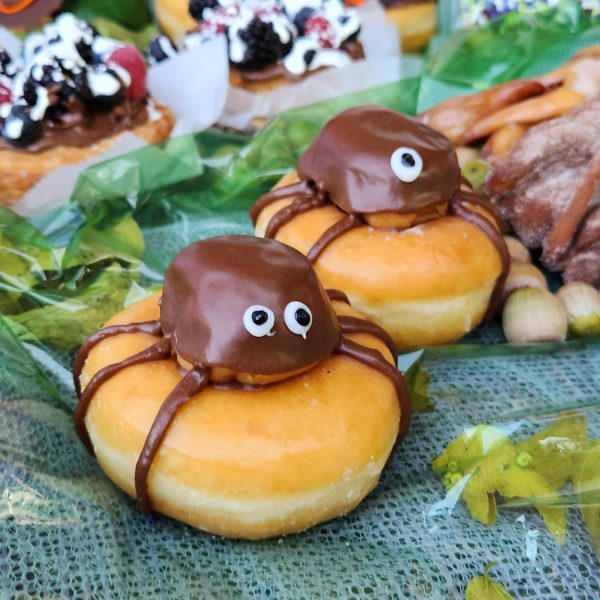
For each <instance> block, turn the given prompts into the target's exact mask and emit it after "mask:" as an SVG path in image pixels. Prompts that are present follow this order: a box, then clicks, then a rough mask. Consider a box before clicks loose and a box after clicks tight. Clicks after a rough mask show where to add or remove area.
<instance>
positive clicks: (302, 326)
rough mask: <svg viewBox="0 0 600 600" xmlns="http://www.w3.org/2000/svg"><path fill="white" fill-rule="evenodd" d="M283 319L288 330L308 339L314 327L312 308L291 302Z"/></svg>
mask: <svg viewBox="0 0 600 600" xmlns="http://www.w3.org/2000/svg"><path fill="white" fill-rule="evenodd" d="M283 318H284V319H285V324H286V325H287V328H288V329H289V330H290V331H291V332H292V333H296V334H298V335H301V336H302V337H303V338H304V339H306V334H307V333H308V330H309V329H310V326H311V325H312V313H311V312H310V308H308V306H306V304H303V303H302V302H297V301H294V302H290V303H289V304H288V305H287V306H286V307H285V310H284V311H283Z"/></svg>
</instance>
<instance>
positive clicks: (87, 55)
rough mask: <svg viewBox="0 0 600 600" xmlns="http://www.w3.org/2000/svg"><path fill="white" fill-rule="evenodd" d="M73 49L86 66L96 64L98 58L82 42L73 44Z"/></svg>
mask: <svg viewBox="0 0 600 600" xmlns="http://www.w3.org/2000/svg"><path fill="white" fill-rule="evenodd" d="M75 48H76V50H77V52H78V53H79V56H81V58H83V60H84V61H85V62H86V63H87V64H88V65H94V64H96V63H97V62H98V57H97V56H96V55H95V54H94V51H93V50H92V46H91V45H90V44H86V43H85V42H84V41H83V40H79V41H78V42H77V43H76V44H75Z"/></svg>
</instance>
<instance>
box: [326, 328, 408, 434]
mask: <svg viewBox="0 0 600 600" xmlns="http://www.w3.org/2000/svg"><path fill="white" fill-rule="evenodd" d="M335 351H336V353H337V354H341V355H343V356H347V357H348V358H352V359H353V360H356V361H358V362H360V363H362V364H364V365H367V366H368V367H371V368H372V369H375V370H376V371H379V372H380V373H382V374H383V375H385V376H386V377H388V378H389V379H390V380H391V381H392V383H393V384H394V386H395V387H396V393H397V394H398V400H399V402H400V411H401V412H400V428H399V430H398V438H397V439H398V441H401V440H402V439H403V438H404V437H405V436H406V434H407V433H408V426H409V424H410V396H409V394H408V388H407V387H406V383H405V381H404V377H402V374H401V373H400V371H398V369H396V368H395V367H393V366H392V365H391V364H390V363H389V362H388V361H387V360H385V358H383V356H382V355H381V352H379V351H378V350H374V349H373V348H367V347H366V346H362V345H361V344H357V343H356V342H353V341H352V340H349V339H347V338H344V337H343V338H341V340H340V343H339V345H338V347H337V348H336V350H335Z"/></svg>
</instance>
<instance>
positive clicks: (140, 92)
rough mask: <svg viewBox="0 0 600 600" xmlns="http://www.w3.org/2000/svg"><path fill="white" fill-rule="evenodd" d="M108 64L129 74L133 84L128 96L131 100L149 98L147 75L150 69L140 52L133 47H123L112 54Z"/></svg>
mask: <svg viewBox="0 0 600 600" xmlns="http://www.w3.org/2000/svg"><path fill="white" fill-rule="evenodd" d="M106 63H107V64H108V65H110V64H111V63H112V64H113V65H117V66H119V67H121V68H123V69H125V70H126V71H127V72H128V73H129V76H130V77H131V84H130V85H129V89H128V90H127V95H128V97H129V99H130V100H133V101H136V100H141V99H142V98H145V97H146V96H147V94H148V88H147V87H146V74H147V70H148V69H147V67H146V61H145V60H144V57H143V56H142V55H141V54H140V53H139V52H138V50H136V49H135V48H134V47H133V46H121V47H120V48H117V49H116V50H114V51H113V52H112V53H111V54H110V56H109V57H108V60H107V61H106Z"/></svg>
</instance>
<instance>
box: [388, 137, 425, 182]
mask: <svg viewBox="0 0 600 600" xmlns="http://www.w3.org/2000/svg"><path fill="white" fill-rule="evenodd" d="M390 165H391V166H392V171H394V175H395V176H396V177H397V178H398V179H400V181H404V182H405V183H410V182H411V181H414V180H415V179H416V178H417V177H418V176H419V175H420V174H421V171H422V170H423V159H422V158H421V155H420V154H419V153H418V152H417V151H416V150H414V149H413V148H406V147H404V146H401V147H400V148H397V149H396V150H394V153H393V154H392V157H391V159H390Z"/></svg>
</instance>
